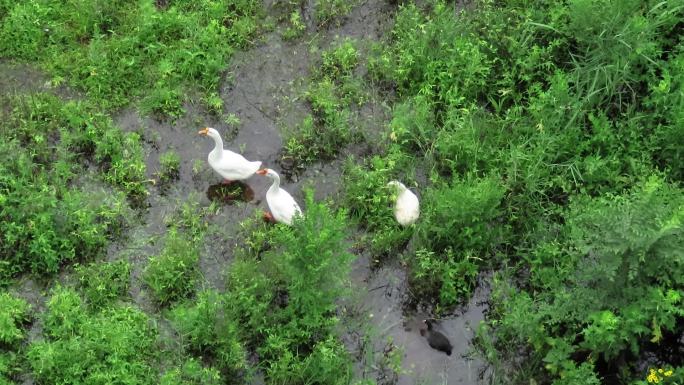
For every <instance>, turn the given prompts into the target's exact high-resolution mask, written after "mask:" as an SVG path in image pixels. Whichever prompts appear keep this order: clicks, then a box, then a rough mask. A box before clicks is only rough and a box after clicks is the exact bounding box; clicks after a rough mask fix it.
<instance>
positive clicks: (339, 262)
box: [225, 192, 353, 384]
mask: <svg viewBox="0 0 684 385" xmlns="http://www.w3.org/2000/svg"><path fill="white" fill-rule="evenodd" d="M346 228H347V224H346V220H345V213H344V212H339V213H334V212H332V211H331V210H330V209H329V208H328V207H327V205H325V204H323V203H317V202H314V201H313V197H312V193H311V192H309V193H307V198H306V211H305V215H304V217H303V218H302V219H301V220H298V221H295V223H294V224H293V226H292V227H289V226H275V227H270V228H269V227H264V226H262V225H261V224H258V225H257V227H256V228H255V229H254V230H253V231H254V235H253V237H252V238H253V240H252V241H250V242H249V243H248V244H249V245H252V246H250V247H249V248H248V249H246V251H247V252H241V253H239V256H238V258H237V260H236V261H235V262H234V265H233V267H232V268H231V270H230V273H229V278H228V289H227V293H226V296H225V301H226V306H225V311H226V313H227V314H228V315H229V317H230V318H231V319H234V320H236V321H237V322H238V323H239V325H240V326H241V327H240V331H241V334H242V336H243V338H244V340H245V343H246V346H249V347H250V348H252V349H254V350H255V351H256V352H257V353H258V354H259V357H260V363H261V365H262V367H263V368H264V371H265V374H266V382H267V383H268V384H279V383H284V382H287V383H288V384H308V383H325V384H348V383H349V382H350V380H351V359H350V357H349V355H348V352H347V351H346V349H345V347H344V345H343V344H342V342H341V341H340V340H339V338H337V337H336V335H335V327H336V325H337V323H338V318H337V317H336V316H335V308H336V303H335V299H336V298H339V297H340V296H341V295H342V294H343V293H344V288H345V286H346V284H345V282H346V280H347V277H348V272H349V269H350V263H351V260H352V258H353V256H352V255H351V254H349V253H347V252H346V251H345V250H346V247H345V245H344V242H345V241H344V239H345V229H346ZM260 239H261V240H267V244H266V245H264V244H263V243H262V242H261V241H259V240H260Z"/></svg>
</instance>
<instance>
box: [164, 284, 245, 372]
mask: <svg viewBox="0 0 684 385" xmlns="http://www.w3.org/2000/svg"><path fill="white" fill-rule="evenodd" d="M224 306H225V303H224V300H223V298H222V297H221V296H220V295H219V294H218V293H216V292H214V291H203V292H200V293H199V294H198V295H197V299H196V300H195V301H193V302H192V303H183V304H181V305H179V306H176V307H175V308H173V309H172V310H171V319H172V322H173V324H174V326H175V327H176V329H177V330H178V332H179V333H180V335H181V336H182V338H183V341H184V343H185V344H186V346H187V348H189V349H190V351H192V352H196V353H198V354H202V355H206V354H210V355H212V356H213V357H214V360H215V365H217V366H218V367H219V368H220V369H222V370H223V371H225V372H229V373H231V374H232V375H236V374H238V373H239V372H240V371H242V370H244V369H245V368H246V367H247V363H246V353H245V349H244V348H243V346H242V344H241V342H240V340H239V339H238V330H239V328H238V325H237V323H236V320H234V319H230V318H227V317H226V315H225V313H224V312H223V311H222V309H223V307H224ZM184 370H185V369H184Z"/></svg>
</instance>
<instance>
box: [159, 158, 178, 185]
mask: <svg viewBox="0 0 684 385" xmlns="http://www.w3.org/2000/svg"><path fill="white" fill-rule="evenodd" d="M180 160H181V159H180V155H178V153H177V152H175V151H173V150H169V151H166V152H164V153H162V154H161V155H159V172H158V173H157V175H159V180H160V181H161V183H162V184H165V183H169V182H170V181H172V180H174V179H178V177H179V175H180Z"/></svg>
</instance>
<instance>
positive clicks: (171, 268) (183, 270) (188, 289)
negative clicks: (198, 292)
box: [144, 229, 199, 305]
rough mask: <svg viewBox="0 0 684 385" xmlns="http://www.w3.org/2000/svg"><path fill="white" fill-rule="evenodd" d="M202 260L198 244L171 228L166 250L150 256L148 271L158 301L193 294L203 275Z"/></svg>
mask: <svg viewBox="0 0 684 385" xmlns="http://www.w3.org/2000/svg"><path fill="white" fill-rule="evenodd" d="M198 262H199V251H198V250H197V247H196V246H195V244H194V243H193V242H191V241H190V239H188V238H187V237H186V236H185V235H184V234H183V233H180V232H179V231H178V230H177V229H171V230H170V231H169V233H168V234H167V236H166V241H165V245H164V250H163V251H162V253H161V254H160V255H157V256H154V257H152V258H150V261H149V263H148V265H147V268H146V269H145V273H144V280H145V283H146V284H147V286H149V288H150V289H151V290H152V295H153V296H154V298H155V300H156V301H157V302H159V303H160V304H162V305H166V304H169V303H171V302H174V301H177V300H179V299H181V298H184V297H186V296H188V295H189V294H190V293H192V292H193V291H194V290H195V283H196V282H197V278H198V274H199V270H198V266H197V264H198Z"/></svg>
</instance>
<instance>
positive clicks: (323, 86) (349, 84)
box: [284, 39, 361, 169]
mask: <svg viewBox="0 0 684 385" xmlns="http://www.w3.org/2000/svg"><path fill="white" fill-rule="evenodd" d="M358 61H359V52H358V50H357V48H356V46H355V42H354V41H353V40H350V39H345V40H342V41H337V42H335V43H334V44H333V46H332V47H331V48H330V49H328V50H325V51H323V52H322V54H321V65H320V68H317V69H316V70H314V75H313V77H312V79H311V83H310V85H309V87H308V90H307V91H306V93H305V95H304V96H305V98H306V101H307V102H308V103H309V105H310V107H311V114H309V115H307V116H306V117H305V118H304V120H302V122H301V123H300V124H299V125H298V126H297V127H295V128H294V129H292V130H289V131H288V132H286V137H285V146H284V153H285V157H286V158H289V159H290V160H292V162H293V163H294V168H295V169H298V168H302V167H303V166H304V165H306V164H309V163H312V162H314V161H316V160H325V159H332V158H334V157H335V156H336V155H337V154H338V153H339V152H340V151H341V150H342V149H343V148H344V147H345V146H346V145H347V144H349V143H351V142H352V141H354V140H355V139H356V137H357V136H358V133H357V132H355V130H353V129H352V126H351V122H352V119H353V114H352V110H351V108H350V107H351V106H352V105H353V104H360V97H359V94H360V92H361V91H360V87H358V86H357V79H356V78H355V77H354V76H353V72H354V70H355V69H356V67H357V66H358Z"/></svg>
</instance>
